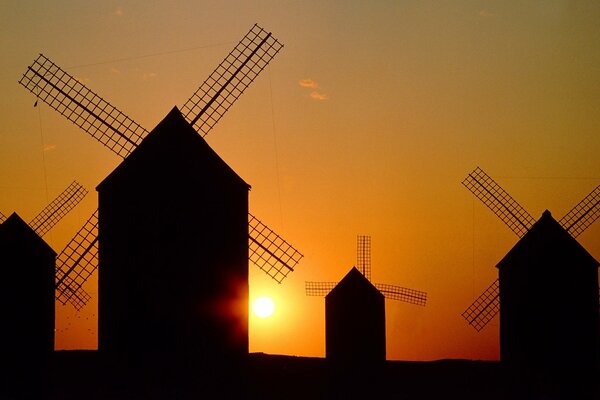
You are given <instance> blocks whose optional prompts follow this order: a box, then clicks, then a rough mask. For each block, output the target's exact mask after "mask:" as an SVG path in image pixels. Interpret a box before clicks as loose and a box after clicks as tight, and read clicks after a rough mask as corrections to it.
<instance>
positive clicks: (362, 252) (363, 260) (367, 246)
mask: <svg viewBox="0 0 600 400" xmlns="http://www.w3.org/2000/svg"><path fill="white" fill-rule="evenodd" d="M357 269H358V270H359V271H360V272H361V273H362V274H363V275H364V276H365V277H366V278H367V280H369V281H371V237H370V236H360V235H359V236H358V237H357ZM337 284H338V283H337V282H306V295H307V296H321V297H323V296H326V295H327V294H328V293H329V292H331V290H332V289H333V288H334V287H335V286H336V285H337ZM374 286H375V287H376V288H377V289H378V290H379V291H380V292H381V293H382V294H383V295H384V296H385V298H386V299H390V300H399V301H403V302H405V303H410V304H416V305H418V306H425V304H426V302H427V293H426V292H421V291H419V290H414V289H408V288H405V287H401V286H395V285H388V284H382V283H375V284H374Z"/></svg>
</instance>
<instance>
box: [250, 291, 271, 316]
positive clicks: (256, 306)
mask: <svg viewBox="0 0 600 400" xmlns="http://www.w3.org/2000/svg"><path fill="white" fill-rule="evenodd" d="M273 310H275V304H274V303H273V300H271V299H270V298H269V297H264V296H263V297H259V298H258V299H256V300H254V303H253V304H252V311H254V314H256V315H257V316H259V317H260V318H267V317H269V316H271V314H273Z"/></svg>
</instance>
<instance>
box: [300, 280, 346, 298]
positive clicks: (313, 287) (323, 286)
mask: <svg viewBox="0 0 600 400" xmlns="http://www.w3.org/2000/svg"><path fill="white" fill-rule="evenodd" d="M304 284H305V288H306V295H307V296H319V297H323V296H327V295H328V294H329V292H331V291H332V290H333V288H334V287H336V285H337V284H338V282H310V281H307V282H304Z"/></svg>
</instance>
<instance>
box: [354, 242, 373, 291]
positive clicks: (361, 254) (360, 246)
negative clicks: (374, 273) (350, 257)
mask: <svg viewBox="0 0 600 400" xmlns="http://www.w3.org/2000/svg"><path fill="white" fill-rule="evenodd" d="M356 267H357V269H358V270H359V271H360V272H361V273H362V274H363V275H364V276H365V278H367V279H368V280H369V281H370V280H371V236H365V235H358V236H357V237H356Z"/></svg>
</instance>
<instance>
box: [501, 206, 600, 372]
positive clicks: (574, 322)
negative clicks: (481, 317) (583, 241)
mask: <svg viewBox="0 0 600 400" xmlns="http://www.w3.org/2000/svg"><path fill="white" fill-rule="evenodd" d="M497 267H498V270H499V282H500V286H499V289H500V309H501V312H500V356H501V360H502V361H503V362H506V363H509V364H513V365H515V364H516V365H523V366H531V367H536V368H537V367H542V368H551V369H553V370H556V369H558V368H569V369H577V368H581V367H583V368H589V367H593V366H594V365H595V363H597V360H598V261H596V260H595V259H594V258H593V257H592V256H591V255H590V254H589V253H588V252H587V251H586V250H585V249H584V248H583V247H582V246H581V245H580V244H579V243H578V242H577V241H576V240H575V239H574V238H573V237H572V236H571V235H570V234H569V233H567V231H566V230H565V229H564V228H563V227H561V225H560V224H559V223H558V222H556V220H554V218H553V217H552V215H551V214H550V212H549V211H545V212H544V213H543V215H542V217H541V218H540V219H539V220H538V221H537V222H536V223H535V224H533V226H532V227H531V228H530V229H529V231H528V232H527V233H526V234H525V235H524V236H523V237H522V238H521V239H520V240H519V242H517V244H516V245H515V246H514V247H513V248H512V249H511V250H510V252H509V253H508V254H507V255H506V256H505V257H504V258H503V259H502V260H501V261H500V263H499V264H498V265H497Z"/></svg>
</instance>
